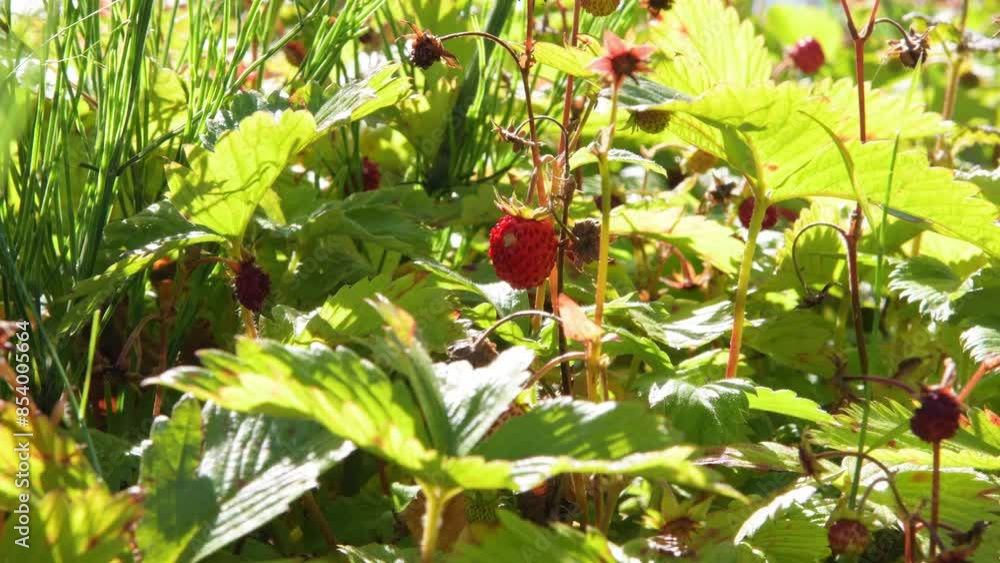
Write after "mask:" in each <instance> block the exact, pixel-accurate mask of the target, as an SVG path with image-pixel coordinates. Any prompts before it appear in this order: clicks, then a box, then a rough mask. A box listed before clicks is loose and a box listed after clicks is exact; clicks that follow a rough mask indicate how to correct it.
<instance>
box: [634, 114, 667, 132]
mask: <svg viewBox="0 0 1000 563" xmlns="http://www.w3.org/2000/svg"><path fill="white" fill-rule="evenodd" d="M632 121H633V123H635V126H636V127H638V128H639V130H640V131H644V132H646V133H659V132H660V131H663V130H664V129H666V128H667V124H669V123H670V112H669V111H663V110H658V109H649V110H646V111H636V112H632Z"/></svg>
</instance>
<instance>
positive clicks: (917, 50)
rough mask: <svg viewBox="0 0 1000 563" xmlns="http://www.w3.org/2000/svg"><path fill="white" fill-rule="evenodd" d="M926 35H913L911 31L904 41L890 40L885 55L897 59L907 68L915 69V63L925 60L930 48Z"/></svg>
mask: <svg viewBox="0 0 1000 563" xmlns="http://www.w3.org/2000/svg"><path fill="white" fill-rule="evenodd" d="M927 35H928V34H927V33H914V32H913V31H912V29H911V31H910V34H909V35H908V36H907V37H906V38H905V39H890V40H889V50H888V51H887V52H886V54H887V55H888V56H890V57H896V58H898V59H899V62H901V63H903V66H905V67H907V68H916V66H917V63H919V62H923V61H925V60H927V51H929V50H930V48H931V45H930V43H929V42H928V41H927Z"/></svg>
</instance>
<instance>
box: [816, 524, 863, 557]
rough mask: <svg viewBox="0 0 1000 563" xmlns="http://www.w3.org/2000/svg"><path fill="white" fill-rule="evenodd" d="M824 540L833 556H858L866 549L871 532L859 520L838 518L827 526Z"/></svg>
mask: <svg viewBox="0 0 1000 563" xmlns="http://www.w3.org/2000/svg"><path fill="white" fill-rule="evenodd" d="M826 539H827V541H828V542H829V544H830V551H832V552H833V554H834V555H853V556H858V555H861V554H862V553H864V552H865V550H866V549H868V544H869V543H871V532H869V531H868V527H867V526H865V525H864V524H863V523H861V521H859V520H855V519H854V518H840V519H838V520H834V521H833V522H832V523H831V524H830V525H829V526H827V529H826Z"/></svg>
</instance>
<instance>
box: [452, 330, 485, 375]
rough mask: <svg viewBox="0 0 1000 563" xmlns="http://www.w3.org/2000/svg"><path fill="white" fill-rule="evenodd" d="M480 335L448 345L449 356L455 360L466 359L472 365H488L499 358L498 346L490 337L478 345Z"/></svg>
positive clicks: (478, 366) (479, 366)
mask: <svg viewBox="0 0 1000 563" xmlns="http://www.w3.org/2000/svg"><path fill="white" fill-rule="evenodd" d="M477 339H478V336H472V337H470V338H463V339H462V340H458V341H456V342H452V343H451V345H449V346H448V358H449V359H450V360H451V361H453V362H459V361H462V360H465V361H467V362H469V363H470V364H472V367H477V368H481V367H486V366H488V365H490V364H491V363H493V360H495V359H496V358H497V346H496V344H494V343H493V342H492V341H490V339H488V338H487V339H485V340H483V341H482V342H480V343H479V344H478V345H476V340H477Z"/></svg>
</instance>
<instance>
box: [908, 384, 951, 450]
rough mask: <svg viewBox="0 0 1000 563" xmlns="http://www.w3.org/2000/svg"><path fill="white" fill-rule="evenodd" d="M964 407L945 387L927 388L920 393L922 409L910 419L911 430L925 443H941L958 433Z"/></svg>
mask: <svg viewBox="0 0 1000 563" xmlns="http://www.w3.org/2000/svg"><path fill="white" fill-rule="evenodd" d="M961 418H962V405H961V403H959V402H958V399H956V398H955V395H953V394H952V393H951V391H950V390H948V389H946V388H944V387H925V388H924V389H923V391H922V392H921V393H920V408H918V409H917V410H916V411H915V412H914V413H913V417H912V418H910V430H911V431H913V434H914V435H916V437H917V438H920V439H921V440H923V441H925V442H931V443H933V442H940V441H941V440H947V439H949V438H953V437H954V436H955V434H957V433H958V425H959V421H960V420H961Z"/></svg>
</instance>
